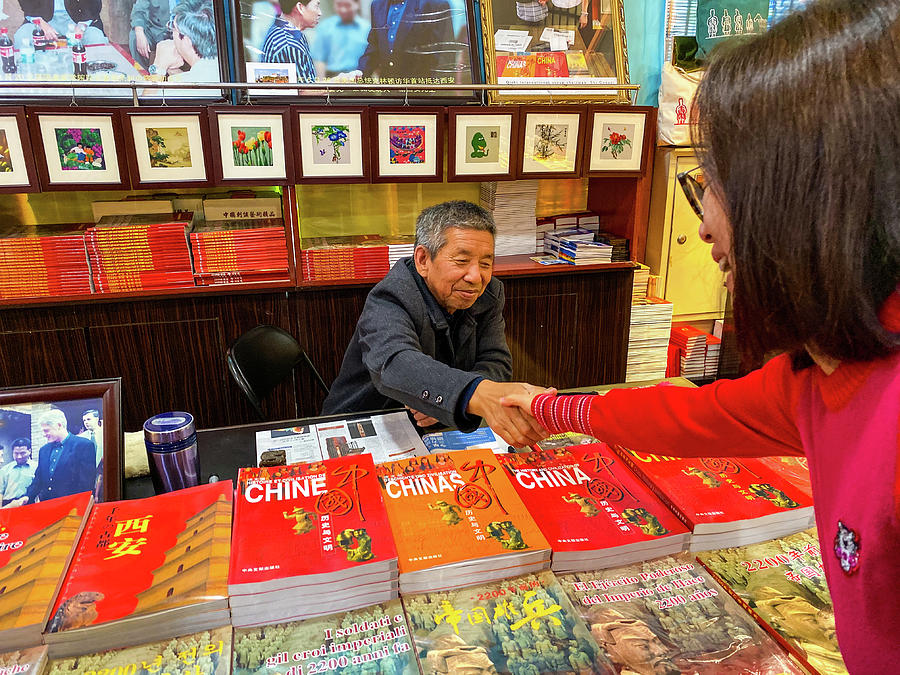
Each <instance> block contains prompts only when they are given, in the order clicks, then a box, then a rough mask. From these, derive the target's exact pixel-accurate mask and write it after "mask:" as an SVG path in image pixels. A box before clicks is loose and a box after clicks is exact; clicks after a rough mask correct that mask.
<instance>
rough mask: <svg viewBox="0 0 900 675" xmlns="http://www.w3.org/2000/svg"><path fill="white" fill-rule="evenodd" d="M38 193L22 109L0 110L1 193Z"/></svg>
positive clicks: (32, 156) (8, 108)
mask: <svg viewBox="0 0 900 675" xmlns="http://www.w3.org/2000/svg"><path fill="white" fill-rule="evenodd" d="M37 189H38V181H37V173H36V172H35V167H34V155H33V154H32V150H31V139H30V135H29V133H28V124H27V122H26V118H25V108H21V107H0V193H2V192H20V193H21V192H35V191H36V190H37Z"/></svg>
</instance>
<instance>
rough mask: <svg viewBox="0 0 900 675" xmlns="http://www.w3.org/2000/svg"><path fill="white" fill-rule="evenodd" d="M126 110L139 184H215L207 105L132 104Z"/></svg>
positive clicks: (127, 132) (132, 165) (130, 155)
mask: <svg viewBox="0 0 900 675" xmlns="http://www.w3.org/2000/svg"><path fill="white" fill-rule="evenodd" d="M122 114H123V120H124V121H123V125H124V127H125V135H126V137H127V141H126V143H125V145H126V147H127V149H128V166H129V168H130V170H131V181H132V184H133V186H134V187H135V188H138V187H144V186H147V187H184V186H188V185H190V186H194V187H202V186H206V185H210V184H211V182H212V171H211V166H210V152H209V151H208V150H207V145H208V139H209V119H208V118H207V115H206V110H205V109H203V108H129V109H126V110H123V111H122Z"/></svg>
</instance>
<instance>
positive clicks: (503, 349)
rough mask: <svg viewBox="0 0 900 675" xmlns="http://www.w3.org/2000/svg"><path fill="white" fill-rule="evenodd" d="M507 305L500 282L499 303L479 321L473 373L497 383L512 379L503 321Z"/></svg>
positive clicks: (498, 286)
mask: <svg viewBox="0 0 900 675" xmlns="http://www.w3.org/2000/svg"><path fill="white" fill-rule="evenodd" d="M490 290H492V289H489V291H488V292H490ZM505 303H506V295H505V291H504V290H503V284H502V283H500V281H499V280H498V281H497V301H496V302H495V303H493V305H492V306H491V308H490V309H489V310H488V311H486V312H485V313H484V314H483V315H482V316H481V317H479V319H478V328H477V336H476V339H477V340H478V346H477V354H476V357H475V358H476V361H475V365H474V366H473V368H472V371H473V372H475V373H477V374H478V375H481V376H482V377H485V378H487V379H488V380H494V381H495V382H509V381H510V380H511V379H512V356H511V355H510V353H509V346H508V345H507V344H506V321H505V320H504V319H503V305H504V304H505Z"/></svg>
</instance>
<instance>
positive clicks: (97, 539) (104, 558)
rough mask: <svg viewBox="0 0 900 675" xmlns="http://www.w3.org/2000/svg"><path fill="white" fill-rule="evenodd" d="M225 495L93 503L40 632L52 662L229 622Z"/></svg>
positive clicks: (207, 492) (223, 491)
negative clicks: (66, 572) (70, 561)
mask: <svg viewBox="0 0 900 675" xmlns="http://www.w3.org/2000/svg"><path fill="white" fill-rule="evenodd" d="M232 491H233V487H232V484H231V481H222V482H219V483H210V484H207V485H200V486H197V487H193V488H186V489H184V490H178V491H176V492H167V493H165V494H162V495H158V496H156V497H147V498H145V499H130V500H124V501H118V502H105V503H102V504H95V505H94V507H93V509H92V510H91V514H90V517H89V518H88V523H87V526H86V527H85V529H84V534H83V535H82V537H81V541H80V542H79V544H78V548H77V549H76V552H75V556H74V558H73V559H72V564H71V565H70V566H69V571H68V574H67V575H66V579H65V582H64V583H63V586H62V589H61V590H60V592H59V596H58V598H57V600H56V604H55V605H54V607H53V614H52V616H51V618H50V621H49V623H48V624H47V630H46V632H45V634H44V642H45V643H46V644H47V645H48V646H49V647H50V656H51V658H57V657H61V656H71V655H75V654H86V653H90V652H96V651H100V650H101V649H113V648H116V647H125V646H129V645H134V644H140V643H141V642H147V641H153V640H163V639H168V638H171V637H174V636H176V635H184V634H185V633H193V632H197V631H200V630H206V629H208V628H212V627H214V626H221V625H223V624H227V623H228V620H229V612H228V597H227V584H226V581H227V573H228V560H229V555H230V549H231V540H230V535H231V506H232ZM52 501H56V500H52Z"/></svg>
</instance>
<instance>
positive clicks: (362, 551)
mask: <svg viewBox="0 0 900 675" xmlns="http://www.w3.org/2000/svg"><path fill="white" fill-rule="evenodd" d="M335 541H336V542H337V545H338V546H340V547H341V548H342V549H344V551H345V552H346V554H347V560H348V561H350V562H365V561H366V560H371V559H372V558H374V557H375V554H374V553H372V537H370V536H369V535H368V534H367V533H366V531H365V529H362V528H360V529H358V530H353V529H346V530H344V531H343V532H341V533H340V534H338V536H337V537H336V538H335Z"/></svg>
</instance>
